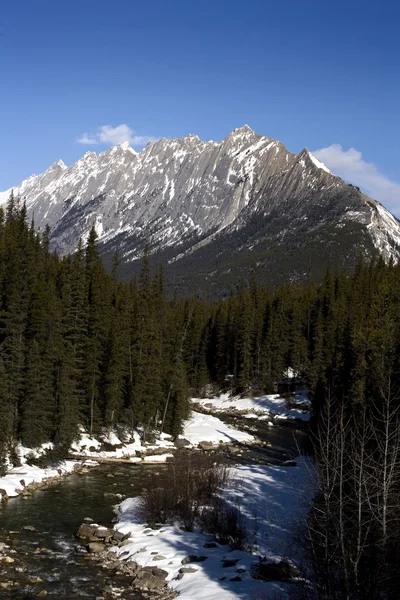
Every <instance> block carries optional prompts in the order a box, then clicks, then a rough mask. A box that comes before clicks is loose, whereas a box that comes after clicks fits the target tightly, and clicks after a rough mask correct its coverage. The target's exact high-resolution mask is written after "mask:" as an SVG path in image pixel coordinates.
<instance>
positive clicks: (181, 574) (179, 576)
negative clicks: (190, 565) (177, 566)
mask: <svg viewBox="0 0 400 600" xmlns="http://www.w3.org/2000/svg"><path fill="white" fill-rule="evenodd" d="M183 575H184V574H183V573H178V575H177V576H176V578H177V579H178V580H180V579H183Z"/></svg>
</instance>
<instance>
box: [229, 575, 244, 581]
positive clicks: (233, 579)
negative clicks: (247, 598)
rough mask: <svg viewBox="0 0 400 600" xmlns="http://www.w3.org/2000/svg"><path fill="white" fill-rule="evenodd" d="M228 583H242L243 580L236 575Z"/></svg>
mask: <svg viewBox="0 0 400 600" xmlns="http://www.w3.org/2000/svg"><path fill="white" fill-rule="evenodd" d="M229 581H243V579H242V578H241V577H239V575H236V577H232V578H231V579H230V580H229Z"/></svg>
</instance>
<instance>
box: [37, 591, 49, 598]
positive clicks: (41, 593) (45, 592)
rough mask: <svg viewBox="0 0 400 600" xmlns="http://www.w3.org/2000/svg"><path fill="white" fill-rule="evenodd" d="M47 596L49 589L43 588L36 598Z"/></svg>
mask: <svg viewBox="0 0 400 600" xmlns="http://www.w3.org/2000/svg"><path fill="white" fill-rule="evenodd" d="M46 596H47V591H46V590H42V591H41V592H39V593H38V594H36V598H45V597H46Z"/></svg>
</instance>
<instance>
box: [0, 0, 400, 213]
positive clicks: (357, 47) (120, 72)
mask: <svg viewBox="0 0 400 600" xmlns="http://www.w3.org/2000/svg"><path fill="white" fill-rule="evenodd" d="M396 4H397V3H395V2H394V1H391V2H388V1H387V0H383V1H382V2H380V3H378V2H365V0H364V1H363V2H361V1H352V0H348V2H344V1H342V0H337V1H336V2H335V3H332V2H329V3H326V2H322V1H320V2H315V1H313V2H311V1H309V0H280V1H279V2H276V0H275V1H273V2H270V1H269V0H246V1H244V0H241V1H238V0H229V1H228V0H213V1H209V0H202V1H198V2H189V1H186V2H183V1H181V0H147V1H142V0H113V1H112V2H109V1H108V2H103V1H102V0H96V1H93V0H80V1H79V2H78V1H76V0H69V2H65V3H56V2H54V1H52V2H50V1H48V0H35V1H32V0H19V1H18V0H15V1H14V2H13V3H12V4H11V2H10V1H9V0H7V1H6V2H4V3H2V8H1V11H0V82H1V87H2V91H1V94H0V135H1V144H0V164H1V169H0V190H4V189H7V188H8V187H10V186H12V185H15V184H18V183H19V182H20V181H21V180H22V179H24V178H25V177H27V176H28V175H30V174H31V173H32V172H35V173H40V172H42V171H43V170H45V169H46V168H47V166H48V165H49V164H50V163H52V162H53V161H55V160H57V159H59V158H62V159H63V160H64V162H65V163H66V164H71V163H72V162H74V161H75V160H77V159H78V158H79V157H80V156H81V155H82V154H83V153H84V152H85V151H87V150H96V151H101V150H103V149H105V148H106V147H107V145H109V144H111V143H112V142H113V141H119V139H120V137H121V135H122V137H126V136H128V137H130V138H132V141H133V143H134V144H135V145H136V147H137V148H140V146H141V145H142V144H143V143H144V142H145V141H146V139H148V138H151V137H155V138H157V137H177V136H182V135H185V134H187V133H196V134H198V135H199V136H200V137H201V138H202V139H214V140H218V139H221V138H223V137H225V136H226V135H227V134H228V133H229V131H231V130H232V129H233V128H235V127H239V126H241V125H243V124H244V123H248V124H249V125H250V126H251V127H252V128H253V129H255V130H256V131H257V132H259V133H262V134H264V135H267V136H269V137H273V138H276V139H279V140H281V141H282V142H283V143H285V144H286V146H287V147H288V149H289V150H291V151H293V152H298V151H300V150H301V149H302V148H303V147H304V146H307V147H308V148H309V149H310V150H312V151H316V154H317V156H318V157H319V158H322V159H323V160H324V161H325V162H326V163H327V164H328V166H329V167H330V168H331V169H332V170H333V171H334V172H336V173H338V174H340V175H342V176H343V177H345V178H347V179H348V180H350V181H353V182H354V183H357V184H359V185H361V187H362V188H363V189H365V190H366V191H368V192H369V193H371V194H372V195H374V196H375V197H377V198H378V199H380V200H381V201H382V202H383V203H384V204H385V205H386V206H388V207H389V208H391V209H392V210H393V211H394V212H396V213H397V214H400V170H399V154H400V152H399V151H400V141H399V140H400V119H399V110H400V77H399V73H400V69H399V67H400V64H399V62H400V44H399V37H398V23H399V20H400V8H398V7H397V6H396ZM121 125H126V126H127V127H126V128H125V129H118V130H114V128H116V127H118V126H121ZM104 126H109V127H110V128H109V129H101V128H102V127H104ZM131 131H134V133H132V132H131ZM85 135H86V138H85V137H83V138H82V136H85ZM79 139H81V141H86V142H89V141H90V140H91V141H92V142H99V140H100V139H101V143H96V144H95V143H87V144H82V143H79V142H78V141H77V140H79Z"/></svg>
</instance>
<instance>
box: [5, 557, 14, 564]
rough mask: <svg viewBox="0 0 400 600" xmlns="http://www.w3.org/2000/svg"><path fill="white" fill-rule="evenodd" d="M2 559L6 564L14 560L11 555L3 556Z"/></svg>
mask: <svg viewBox="0 0 400 600" xmlns="http://www.w3.org/2000/svg"><path fill="white" fill-rule="evenodd" d="M2 560H3V562H4V563H6V564H7V565H11V563H13V562H15V559H14V558H11V556H4V557H3V559H2Z"/></svg>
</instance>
